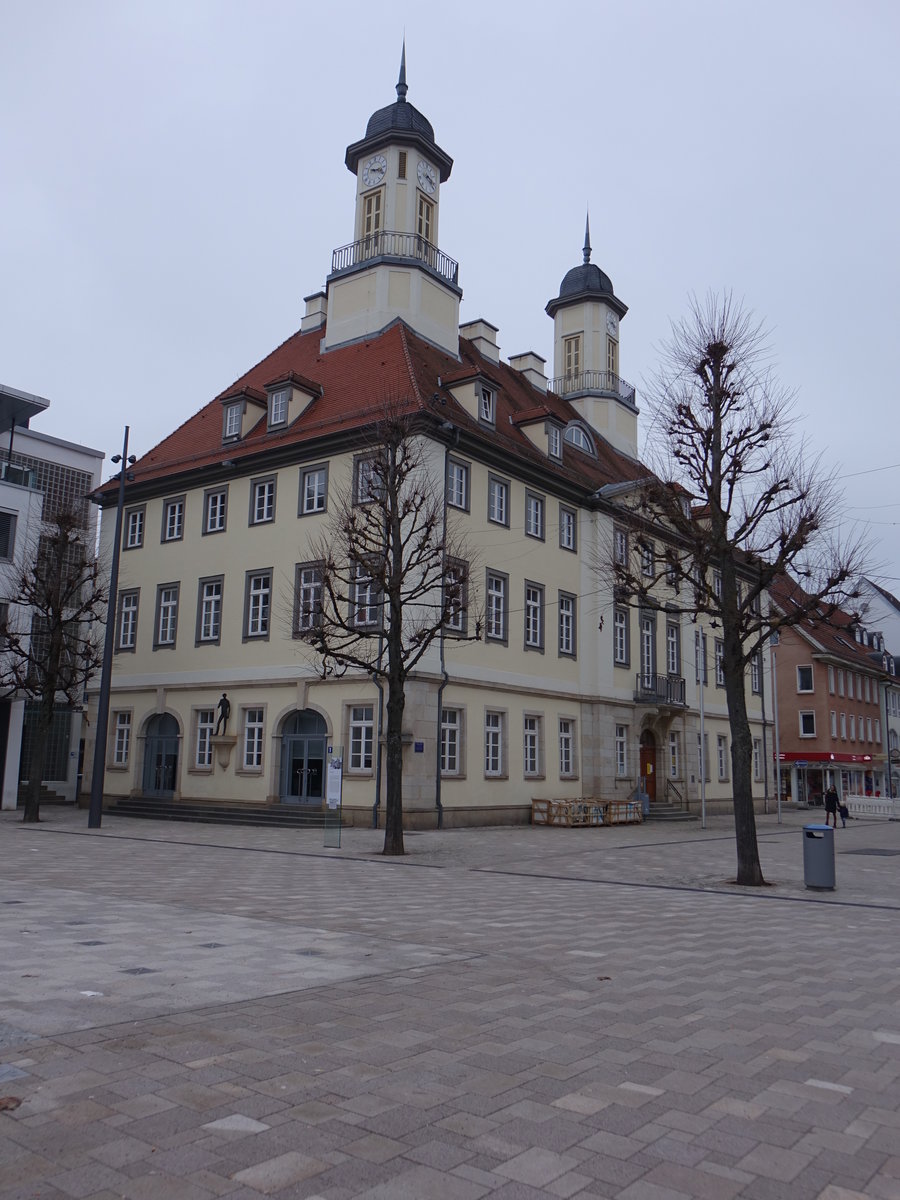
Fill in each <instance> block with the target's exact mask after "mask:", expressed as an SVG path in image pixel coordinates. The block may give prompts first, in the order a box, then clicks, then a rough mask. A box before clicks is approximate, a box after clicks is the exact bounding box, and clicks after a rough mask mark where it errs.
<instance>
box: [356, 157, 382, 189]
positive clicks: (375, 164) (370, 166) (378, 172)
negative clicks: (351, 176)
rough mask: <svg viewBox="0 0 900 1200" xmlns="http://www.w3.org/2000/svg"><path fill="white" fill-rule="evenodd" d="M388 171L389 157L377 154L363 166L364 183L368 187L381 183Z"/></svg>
mask: <svg viewBox="0 0 900 1200" xmlns="http://www.w3.org/2000/svg"><path fill="white" fill-rule="evenodd" d="M386 171H387V159H386V158H385V157H384V155H383V154H375V155H373V156H372V158H370V159H369V161H368V162H367V163H366V165H365V166H364V167H363V174H362V177H363V183H364V184H365V185H366V187H374V186H375V184H377V183H381V181H382V179H384V176H385V172H386Z"/></svg>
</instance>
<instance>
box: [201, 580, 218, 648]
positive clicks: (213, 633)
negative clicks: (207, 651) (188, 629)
mask: <svg viewBox="0 0 900 1200" xmlns="http://www.w3.org/2000/svg"><path fill="white" fill-rule="evenodd" d="M224 592H225V576H224V575H213V576H210V577H209V578H207V579H201V580H200V582H199V584H198V588H197V634H196V642H197V645H198V646H199V645H210V646H213V645H215V646H217V645H218V644H219V642H220V640H221V637H222V597H223V595H224Z"/></svg>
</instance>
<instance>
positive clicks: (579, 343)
mask: <svg viewBox="0 0 900 1200" xmlns="http://www.w3.org/2000/svg"><path fill="white" fill-rule="evenodd" d="M546 311H547V313H548V314H549V315H550V316H551V317H552V318H553V334H554V336H553V375H554V378H553V380H552V381H551V385H550V387H551V391H554V392H557V393H558V394H559V395H561V396H565V397H566V399H567V400H570V401H571V402H572V405H573V407H574V408H575V409H576V410H577V412H578V413H579V414H580V415H581V416H582V417H583V418H584V420H585V421H586V422H587V423H588V425H590V426H591V428H592V429H595V430H596V431H597V432H598V433H599V434H601V435H602V436H603V437H604V438H605V439H606V440H607V441H608V442H609V443H610V444H611V445H612V446H614V447H615V449H616V450H620V451H621V452H622V453H623V454H628V455H630V456H631V457H632V458H636V457H637V418H638V409H637V404H636V403H635V391H634V388H633V387H632V386H631V384H630V383H626V382H625V380H624V379H622V377H621V376H620V375H619V322H620V321H621V320H622V318H623V317H624V316H625V314H626V313H627V312H628V306H627V305H625V304H623V303H622V301H621V300H620V299H619V298H618V297H617V296H616V294H615V292H614V291H613V285H612V280H611V279H610V277H609V276H608V275H607V274H606V273H605V272H604V271H601V270H600V268H599V267H598V266H596V264H594V263H592V262H591V227H590V217H588V218H587V219H586V220H585V225H584V250H583V261H582V262H581V263H580V264H579V266H577V267H573V268H572V270H571V271H568V272H567V273H566V275H565V277H564V279H563V281H562V283H561V284H560V287H559V295H558V296H556V297H555V298H554V299H553V300H550V301H549V302H548V304H547V309H546Z"/></svg>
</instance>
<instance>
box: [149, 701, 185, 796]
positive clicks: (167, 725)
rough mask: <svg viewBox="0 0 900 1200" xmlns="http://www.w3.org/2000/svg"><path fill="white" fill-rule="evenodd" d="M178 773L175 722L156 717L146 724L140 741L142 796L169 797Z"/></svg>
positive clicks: (170, 716)
mask: <svg viewBox="0 0 900 1200" xmlns="http://www.w3.org/2000/svg"><path fill="white" fill-rule="evenodd" d="M177 773H178V722H177V721H176V720H175V718H174V717H173V716H172V715H171V714H170V713H160V714H159V715H158V716H155V717H151V718H150V720H149V721H148V722H147V733H146V737H145V740H144V776H143V791H144V795H146V796H164V797H168V796H171V795H172V794H173V793H174V791H175V780H176V777H177Z"/></svg>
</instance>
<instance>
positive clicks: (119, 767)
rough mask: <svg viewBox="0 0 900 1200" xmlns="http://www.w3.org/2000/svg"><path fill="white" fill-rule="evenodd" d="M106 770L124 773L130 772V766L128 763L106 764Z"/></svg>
mask: <svg viewBox="0 0 900 1200" xmlns="http://www.w3.org/2000/svg"><path fill="white" fill-rule="evenodd" d="M106 769H107V771H121V772H124V771H130V770H131V766H130V765H129V764H128V763H107V764H106Z"/></svg>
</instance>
